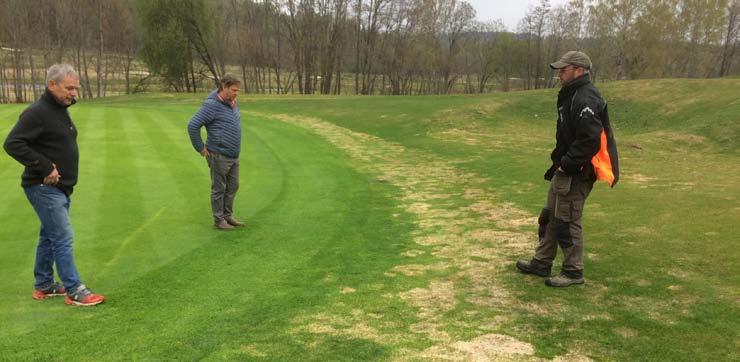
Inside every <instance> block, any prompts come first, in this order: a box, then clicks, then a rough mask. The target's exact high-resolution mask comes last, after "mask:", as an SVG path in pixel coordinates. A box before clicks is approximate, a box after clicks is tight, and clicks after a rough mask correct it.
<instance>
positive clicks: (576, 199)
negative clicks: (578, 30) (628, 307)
mask: <svg viewBox="0 0 740 362" xmlns="http://www.w3.org/2000/svg"><path fill="white" fill-rule="evenodd" d="M550 67H551V68H552V69H557V70H558V71H559V77H560V83H561V84H562V88H561V89H560V92H559V93H558V104H557V105H558V123H557V132H556V136H555V138H556V145H555V149H554V150H553V151H552V154H551V155H550V158H551V159H552V166H551V167H550V169H548V170H547V172H545V180H548V181H551V182H550V190H549V192H548V195H547V203H546V205H545V207H544V208H543V209H542V212H541V213H540V217H539V225H540V230H539V236H540V241H539V243H538V245H537V249H536V252H535V255H534V257H533V258H532V260H531V261H524V260H519V261H517V263H516V266H517V268H518V269H519V270H520V271H522V272H524V273H528V274H535V275H539V276H544V277H548V278H547V279H545V284H546V285H548V286H552V287H567V286H569V285H573V284H583V283H584V279H583V228H582V216H583V206H584V204H585V202H586V198H588V195H589V193H590V192H591V189H592V188H593V184H594V182H595V181H596V180H597V179H599V180H603V181H606V182H607V183H609V185H610V186H612V187H614V185H615V184H616V183H617V181H618V179H619V163H618V159H617V145H616V143H615V141H614V134H613V131H612V127H611V124H610V122H609V113H608V112H607V107H606V102H605V101H604V99H603V98H601V95H600V94H599V91H598V90H597V89H596V87H594V85H593V84H592V83H591V80H590V77H589V73H590V69H591V60H590V59H589V57H588V56H587V55H586V54H584V53H582V52H578V51H570V52H567V53H565V55H563V57H562V58H561V59H560V60H559V61H557V62H555V63H552V64H550ZM558 245H560V248H561V249H562V250H563V265H562V269H561V272H560V275H558V276H557V277H554V278H550V272H551V268H552V262H553V260H554V259H555V256H556V254H557V249H558Z"/></svg>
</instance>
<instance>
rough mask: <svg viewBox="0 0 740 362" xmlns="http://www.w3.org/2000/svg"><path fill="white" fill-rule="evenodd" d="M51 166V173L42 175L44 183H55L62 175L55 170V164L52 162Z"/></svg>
mask: <svg viewBox="0 0 740 362" xmlns="http://www.w3.org/2000/svg"><path fill="white" fill-rule="evenodd" d="M51 166H52V167H53V168H52V169H51V173H50V174H49V176H46V177H44V185H56V184H58V183H59V179H60V178H62V175H60V174H59V171H57V165H55V164H53V163H52V164H51Z"/></svg>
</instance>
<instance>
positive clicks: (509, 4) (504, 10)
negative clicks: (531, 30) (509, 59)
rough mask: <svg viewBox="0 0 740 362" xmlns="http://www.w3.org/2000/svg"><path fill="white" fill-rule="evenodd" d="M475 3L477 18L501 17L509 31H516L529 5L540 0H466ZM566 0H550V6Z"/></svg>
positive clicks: (490, 18) (560, 3)
mask: <svg viewBox="0 0 740 362" xmlns="http://www.w3.org/2000/svg"><path fill="white" fill-rule="evenodd" d="M465 1H467V2H469V3H470V5H473V7H474V8H475V11H476V13H477V16H476V18H477V19H478V20H481V21H486V20H493V19H501V20H503V21H504V25H506V28H507V29H508V30H509V31H515V30H516V26H517V24H518V23H519V20H521V19H522V18H523V17H524V13H525V12H527V9H528V8H529V5H530V4H531V5H532V6H536V5H537V4H539V3H540V1H539V0H465ZM565 3H566V0H550V7H555V6H556V5H563V4H565Z"/></svg>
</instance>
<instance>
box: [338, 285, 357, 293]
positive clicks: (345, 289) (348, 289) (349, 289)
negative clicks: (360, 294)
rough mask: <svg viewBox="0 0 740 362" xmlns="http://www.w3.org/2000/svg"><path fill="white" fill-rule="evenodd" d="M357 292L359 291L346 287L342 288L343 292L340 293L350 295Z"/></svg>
mask: <svg viewBox="0 0 740 362" xmlns="http://www.w3.org/2000/svg"><path fill="white" fill-rule="evenodd" d="M356 291H357V290H355V288H350V287H344V288H342V290H341V291H339V292H340V293H342V294H350V293H354V292H356Z"/></svg>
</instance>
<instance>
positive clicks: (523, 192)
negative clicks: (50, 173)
mask: <svg viewBox="0 0 740 362" xmlns="http://www.w3.org/2000/svg"><path fill="white" fill-rule="evenodd" d="M599 88H600V89H601V90H602V93H603V94H604V96H605V98H606V99H607V101H608V102H609V104H610V106H609V107H610V113H611V118H612V122H613V124H614V125H615V128H616V134H617V141H618V144H619V146H620V158H621V166H622V174H623V178H622V181H621V182H620V184H618V185H617V187H616V188H615V189H609V188H608V187H607V186H605V185H603V184H597V185H596V186H595V188H594V191H593V192H592V195H591V197H590V198H589V200H588V202H587V206H586V212H585V222H584V223H585V225H584V229H585V237H586V244H585V247H586V278H587V282H586V285H585V286H584V287H575V288H570V289H566V290H553V289H548V288H546V287H544V285H543V283H542V281H541V279H539V278H534V277H529V276H523V275H520V274H518V273H516V272H514V270H513V262H514V261H515V260H516V258H517V257H520V258H526V257H529V255H530V254H531V252H532V251H533V249H534V240H535V238H534V231H535V228H534V225H532V223H531V222H529V223H524V224H523V225H521V226H520V225H519V224H517V223H515V221H518V220H520V219H521V220H529V221H531V218H532V217H534V216H536V215H537V213H538V212H539V209H540V208H541V205H542V204H543V203H544V201H545V200H544V197H545V195H546V187H547V185H546V184H545V183H544V181H541V178H542V173H543V172H544V170H545V169H546V168H547V167H548V162H549V150H550V148H551V147H552V144H553V142H554V135H553V133H554V118H555V112H554V99H555V95H556V90H543V91H534V92H521V93H509V94H493V95H482V96H447V97H432V96H430V97H379V96H376V97H340V98H330V97H318V96H316V97H297V96H296V97H291V96H288V97H252V96H242V97H241V98H240V107H241V109H242V112H243V122H244V124H243V125H244V128H245V135H244V142H243V153H242V159H241V167H242V171H241V182H242V186H241V187H242V188H241V190H240V192H239V194H238V197H237V201H236V210H237V212H238V216H242V217H244V218H245V219H246V220H247V222H248V224H249V226H248V227H247V228H246V229H244V230H239V231H236V232H231V233H219V232H216V231H214V230H213V229H212V227H211V225H210V222H209V220H210V216H209V203H208V188H209V180H208V172H207V167H206V165H205V162H204V161H203V160H202V159H201V158H200V157H199V156H198V155H197V154H196V153H195V152H194V150H193V149H192V147H191V146H190V144H189V140H188V138H187V134H186V132H185V125H186V123H187V121H188V120H189V118H190V116H191V115H192V114H193V112H194V111H195V110H196V109H197V107H198V105H199V104H200V102H201V101H202V98H203V95H164V94H153V95H139V96H132V97H115V98H108V99H102V100H97V101H94V102H82V103H81V104H79V105H77V106H75V107H73V108H72V109H71V112H72V115H73V118H74V119H75V122H76V124H77V126H78V128H79V131H80V138H79V143H80V151H81V175H80V182H79V184H78V187H77V188H76V191H75V194H74V195H73V203H72V222H73V226H74V228H75V235H76V238H75V254H76V257H77V263H78V268H79V269H80V272H81V275H82V277H83V280H84V281H85V282H86V283H87V284H88V285H89V286H90V287H91V288H93V290H94V291H96V292H100V293H104V294H105V295H106V296H107V297H108V300H107V301H106V303H105V304H103V305H101V306H98V307H95V308H91V309H80V308H72V307H68V306H65V305H64V303H63V301H62V300H61V299H54V300H49V301H44V302H36V301H33V300H32V299H31V298H30V292H31V285H32V265H33V256H34V253H33V250H34V247H35V238H36V235H37V233H38V221H37V219H36V217H35V215H33V212H32V210H31V208H30V206H29V205H28V203H27V201H26V200H25V196H24V195H23V192H22V191H21V189H20V188H19V187H18V183H19V174H20V172H21V168H20V166H19V165H18V164H17V163H16V162H15V161H13V160H12V159H10V158H9V157H7V156H6V157H0V185H1V186H2V187H3V188H4V190H6V192H5V194H4V195H5V196H3V200H4V201H5V202H3V203H2V205H3V206H0V218H2V220H3V227H2V228H1V229H0V240H3V253H0V275H2V276H3V280H2V281H1V282H0V289H1V290H3V291H4V294H5V298H3V299H2V300H0V320H2V321H3V323H2V328H0V359H8V360H28V359H39V360H49V359H68V358H67V357H64V356H71V355H75V356H82V359H83V360H110V359H134V360H140V359H155V360H156V359H173V358H174V359H186V360H195V359H209V360H224V359H227V360H228V359H266V360H295V359H308V360H348V359H356V360H373V359H374V360H386V359H397V358H404V357H408V358H411V359H427V358H429V357H430V356H437V357H445V356H447V357H450V356H452V357H458V358H465V359H472V358H473V357H475V356H479V357H480V356H484V357H486V358H494V357H496V356H508V357H512V358H515V359H517V358H525V359H526V358H531V357H533V356H535V357H543V358H553V357H556V356H566V357H572V358H575V357H578V356H588V357H591V358H594V359H599V360H601V359H606V360H687V361H689V360H733V359H738V358H740V356H739V355H738V353H737V352H736V351H737V350H738V349H740V337H739V336H738V330H739V329H740V328H738V326H740V310H739V309H740V299H739V298H740V297H739V295H740V288H739V287H738V285H740V266H738V263H737V260H738V258H739V257H740V254H739V253H738V251H737V247H736V244H737V242H736V239H737V237H736V236H735V234H736V233H737V226H736V225H737V220H740V205H739V204H740V201H738V196H739V195H740V186H739V185H738V183H737V181H736V180H738V179H740V162H738V161H739V158H740V147H739V146H740V142H738V141H737V140H738V138H739V137H740V132H739V130H740V119H739V118H740V116H738V114H740V101H738V99H737V94H740V80H738V79H721V80H659V81H630V82H615V83H607V84H602V85H600V86H599ZM23 108H24V106H15V105H13V106H2V107H0V134H3V135H5V134H7V132H8V130H9V129H10V127H12V124H13V123H14V122H15V120H16V119H17V116H18V114H19V113H20V112H21V111H22V110H23ZM502 210H503V211H502ZM489 231H490V233H487V232H489ZM481 235H483V236H481ZM517 240H519V242H517ZM522 240H523V241H522ZM491 335H495V336H503V335H505V336H509V337H507V338H512V339H513V340H515V341H519V342H520V343H524V344H527V345H528V346H531V347H532V352H531V353H532V355H527V354H516V353H514V354H511V353H510V354H506V353H505V352H501V349H497V348H499V347H501V346H502V345H504V344H506V343H504V342H500V340H498V341H499V342H496V343H494V342H490V340H489V342H487V343H482V342H481V341H482V339H481V338H482V337H485V336H491ZM496 338H498V337H496ZM472 342H476V343H477V344H475V343H473V344H472V345H474V346H477V347H475V348H477V351H478V352H477V353H478V354H477V355H475V354H471V352H470V350H469V349H465V348H463V347H461V344H460V343H472ZM494 351H499V352H494ZM496 353H504V354H500V355H497V354H496Z"/></svg>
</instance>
